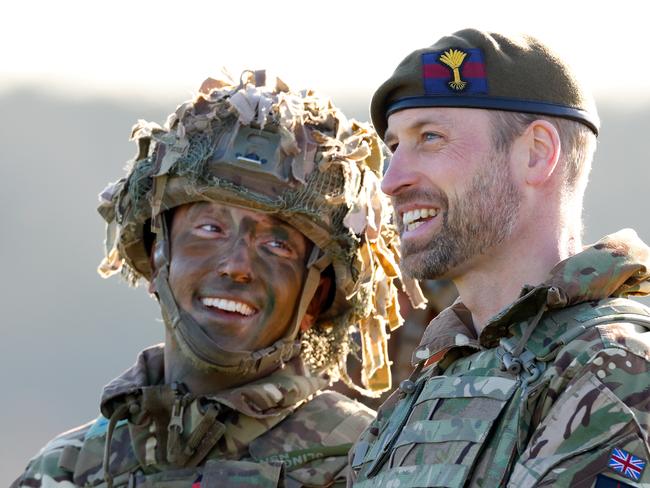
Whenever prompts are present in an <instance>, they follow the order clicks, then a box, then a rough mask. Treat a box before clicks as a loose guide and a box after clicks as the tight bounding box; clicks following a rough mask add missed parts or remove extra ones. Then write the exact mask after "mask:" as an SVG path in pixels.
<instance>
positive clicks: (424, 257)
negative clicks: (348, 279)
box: [349, 29, 650, 488]
mask: <svg viewBox="0 0 650 488" xmlns="http://www.w3.org/2000/svg"><path fill="white" fill-rule="evenodd" d="M371 113H372V119H373V122H374V124H375V127H376V128H377V131H378V132H379V134H380V136H381V137H382V138H383V139H384V141H385V142H386V144H387V145H388V147H389V148H390V149H391V150H392V153H393V155H392V159H391V161H390V165H389V167H388V169H387V171H386V173H385V177H384V180H383V182H382V189H383V191H384V192H385V193H387V194H388V195H390V196H391V197H392V200H393V206H394V210H395V219H396V223H397V225H398V228H399V232H400V235H401V242H402V262H401V266H402V271H403V272H404V273H405V274H406V275H408V276H411V277H415V278H418V279H432V278H448V279H451V280H452V281H453V282H454V283H455V285H456V286H457V288H458V290H459V295H460V296H459V299H458V300H457V301H456V302H455V303H454V304H453V305H452V306H451V307H449V308H448V309H446V310H444V311H443V312H442V313H441V314H440V315H439V316H438V317H436V318H435V319H434V320H432V322H431V323H430V324H429V326H428V328H427V330H426V332H425V333H424V336H423V338H422V340H421V343H420V345H419V346H418V347H417V348H416V350H415V351H414V353H413V357H412V363H413V366H414V368H415V369H414V371H413V374H412V375H411V377H410V379H409V380H405V381H404V382H402V383H401V384H400V387H399V389H398V390H397V391H395V392H394V393H393V395H392V396H391V397H390V398H389V399H388V400H387V401H386V402H385V403H384V405H383V406H382V407H381V409H380V411H379V413H378V417H377V419H376V420H375V421H374V422H373V423H372V424H371V425H370V426H369V428H367V429H366V431H365V432H364V434H362V436H361V437H360V439H359V440H358V442H357V443H356V445H355V447H354V449H352V450H351V454H350V456H351V463H352V476H351V478H350V480H349V482H350V484H351V485H354V486H356V487H359V488H361V487H363V488H365V487H369V486H373V487H374V486H391V487H397V486H400V487H404V486H411V487H415V486H417V487H428V486H445V487H461V486H483V487H497V486H511V487H533V486H553V487H565V486H566V487H568V486H571V487H592V486H596V487H608V486H619V487H625V486H648V484H649V483H650V470H648V469H646V465H647V462H648V459H649V458H650V453H649V449H648V440H649V438H648V425H649V424H650V401H649V398H650V310H649V309H648V308H647V307H644V306H642V305H641V304H639V303H637V302H634V301H632V300H630V299H628V298H626V297H627V296H628V295H645V294H647V293H648V292H649V291H650V281H649V278H650V270H649V265H650V249H649V248H648V247H647V246H646V245H645V244H644V243H643V242H641V240H640V239H639V238H638V237H637V236H636V234H635V233H634V231H632V230H629V229H627V230H623V231H620V232H618V233H615V234H612V235H610V236H607V237H604V238H603V239H602V240H600V241H599V242H597V243H596V244H594V245H590V246H583V244H582V240H581V234H582V216H581V212H582V201H583V195H584V192H585V188H586V185H587V179H588V174H589V171H590V166H591V162H592V157H593V153H594V150H595V146H596V136H597V135H598V129H599V119H598V115H597V113H596V108H595V105H594V102H593V100H592V98H591V96H590V95H589V93H587V91H586V90H585V89H584V87H583V86H582V85H581V84H580V83H579V82H578V81H577V80H576V78H575V77H574V76H573V75H572V73H571V71H570V69H569V67H568V66H567V65H566V63H565V62H564V61H562V59H561V58H560V57H558V56H557V55H556V54H554V53H553V52H551V51H550V50H549V49H548V48H547V47H546V46H545V45H543V44H542V43H540V42H539V41H538V40H536V39H534V38H532V37H528V36H522V37H508V36H504V35H500V34H495V33H486V32H480V31H477V30H473V29H467V30H462V31H459V32H456V33H455V34H453V35H450V36H447V37H443V38H442V39H440V40H439V41H438V42H436V43H435V44H434V45H433V46H431V47H429V48H425V49H420V50H417V51H415V52H413V53H411V54H410V55H409V56H407V57H406V58H405V59H404V61H402V63H401V64H400V65H399V66H398V67H397V69H396V70H395V72H394V73H393V75H392V76H391V77H390V78H389V79H388V80H387V81H386V82H384V83H383V84H382V85H381V86H380V87H379V88H378V89H377V91H376V93H375V94H374V97H373V99H372V105H371Z"/></svg>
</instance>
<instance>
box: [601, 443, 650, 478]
mask: <svg viewBox="0 0 650 488" xmlns="http://www.w3.org/2000/svg"><path fill="white" fill-rule="evenodd" d="M646 464H647V461H646V460H645V459H641V458H639V457H636V456H635V455H634V454H631V453H629V452H627V451H624V450H623V449H619V448H618V447H615V448H614V450H613V451H612V454H611V455H610V456H609V462H608V463H607V466H608V467H610V468H611V469H613V470H614V471H616V472H617V473H618V474H621V475H623V476H625V477H626V478H629V479H631V480H634V481H638V480H639V479H640V478H641V475H642V474H643V470H644V469H645V466H646Z"/></svg>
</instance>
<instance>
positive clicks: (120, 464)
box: [16, 415, 136, 488]
mask: <svg viewBox="0 0 650 488" xmlns="http://www.w3.org/2000/svg"><path fill="white" fill-rule="evenodd" d="M108 423H109V422H108V419H106V418H105V417H103V416H101V415H100V416H99V417H97V418H96V419H94V420H92V421H90V422H88V423H87V424H84V425H82V426H80V427H77V428H76V429H73V430H70V431H68V432H64V433H63V434H60V435H59V436H57V437H55V438H54V439H53V440H52V441H50V442H49V443H48V444H47V445H46V446H45V447H44V448H43V449H41V451H40V452H39V453H38V454H37V455H36V456H35V457H34V458H33V459H32V460H31V461H30V462H29V464H28V466H27V469H26V470H25V472H24V473H23V475H22V476H21V477H20V478H19V479H18V480H16V486H30V487H46V486H47V487H50V486H57V487H58V486H60V487H61V488H63V487H72V486H86V485H87V484H88V483H90V482H96V481H97V480H99V479H103V467H102V462H103V453H104V446H105V443H106V434H107V429H108ZM111 451H112V452H113V453H115V454H114V455H112V456H111V461H110V468H111V472H112V473H121V472H124V471H126V470H128V469H129V468H131V467H133V466H134V465H135V463H136V460H135V457H134V455H133V451H132V448H131V442H130V437H129V430H128V427H127V424H126V421H120V422H117V424H116V426H115V430H114V432H113V435H112V438H111Z"/></svg>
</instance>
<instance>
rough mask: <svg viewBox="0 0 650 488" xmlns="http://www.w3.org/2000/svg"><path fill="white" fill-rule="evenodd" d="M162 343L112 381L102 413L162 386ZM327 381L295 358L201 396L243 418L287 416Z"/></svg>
mask: <svg viewBox="0 0 650 488" xmlns="http://www.w3.org/2000/svg"><path fill="white" fill-rule="evenodd" d="M164 378H165V375H164V344H157V345H155V346H152V347H149V348H147V349H145V350H143V351H142V352H141V353H140V354H139V355H138V358H137V359H136V362H135V364H134V365H133V366H132V367H131V368H129V369H128V370H126V371H125V372H124V373H122V374H121V375H120V376H119V377H117V378H115V379H114V380H113V381H111V382H110V383H109V384H108V385H107V386H106V387H105V388H104V391H103V394H102V399H101V411H102V414H103V415H104V416H105V417H106V418H110V417H111V415H112V414H113V412H114V411H115V410H116V408H117V407H118V406H119V405H120V404H123V403H124V402H125V401H126V399H127V397H129V396H138V395H140V394H141V393H142V391H143V390H144V389H147V388H151V387H159V386H161V385H163V384H164ZM328 384H329V380H328V379H327V378H324V377H321V376H307V375H306V373H305V371H304V368H303V365H302V362H301V361H300V359H299V358H294V359H293V360H291V361H290V362H288V363H286V364H285V366H284V367H283V368H281V369H277V370H275V371H273V372H272V373H270V374H269V375H267V376H265V377H263V378H260V379H258V380H256V381H252V382H250V383H246V384H244V385H241V386H238V387H235V388H230V389H227V390H223V391H219V392H215V393H214V394H212V395H204V398H206V399H208V400H211V401H213V402H218V403H220V404H222V405H225V406H227V407H229V408H231V409H233V410H236V411H238V412H240V413H243V414H244V415H248V416H250V417H254V418H264V417H272V416H277V415H281V414H282V413H288V412H290V411H292V410H293V409H295V408H296V406H297V405H299V404H300V403H302V402H303V401H305V400H306V399H308V398H309V397H310V396H311V395H313V394H314V393H316V392H318V391H319V390H322V389H323V388H325V387H327V385H328Z"/></svg>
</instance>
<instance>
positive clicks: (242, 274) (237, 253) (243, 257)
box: [217, 238, 253, 283]
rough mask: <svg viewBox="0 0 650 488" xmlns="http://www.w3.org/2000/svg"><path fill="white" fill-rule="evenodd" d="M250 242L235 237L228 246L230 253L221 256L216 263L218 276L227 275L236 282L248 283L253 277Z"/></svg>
mask: <svg viewBox="0 0 650 488" xmlns="http://www.w3.org/2000/svg"><path fill="white" fill-rule="evenodd" d="M250 252H251V247H250V244H249V243H248V242H247V241H246V240H245V239H243V238H240V239H237V241H235V242H234V243H233V245H232V246H231V248H230V253H228V255H226V256H223V257H222V259H221V261H219V264H218V265H217V271H218V273H219V275H220V276H227V277H229V278H230V279H231V280H232V281H234V282H237V283H250V282H251V281H252V279H253V267H252V259H251V255H250Z"/></svg>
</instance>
